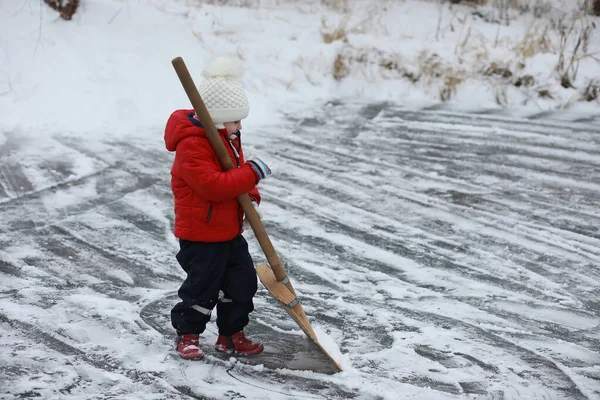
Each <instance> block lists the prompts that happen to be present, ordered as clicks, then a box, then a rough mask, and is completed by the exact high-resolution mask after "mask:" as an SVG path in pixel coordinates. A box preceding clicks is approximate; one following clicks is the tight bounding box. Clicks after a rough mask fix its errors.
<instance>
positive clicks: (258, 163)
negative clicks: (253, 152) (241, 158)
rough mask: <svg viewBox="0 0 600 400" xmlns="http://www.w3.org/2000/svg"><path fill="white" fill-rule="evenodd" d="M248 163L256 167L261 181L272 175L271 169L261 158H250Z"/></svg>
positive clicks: (255, 171) (256, 172) (255, 169)
mask: <svg viewBox="0 0 600 400" xmlns="http://www.w3.org/2000/svg"><path fill="white" fill-rule="evenodd" d="M248 164H250V166H251V167H252V168H253V169H254V173H255V174H256V176H257V177H258V180H259V181H260V180H261V179H265V178H266V177H267V176H269V175H271V169H270V168H269V167H268V166H267V164H265V163H264V162H263V161H262V160H261V159H260V158H257V159H254V160H250V161H248Z"/></svg>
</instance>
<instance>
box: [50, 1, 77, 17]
mask: <svg viewBox="0 0 600 400" xmlns="http://www.w3.org/2000/svg"><path fill="white" fill-rule="evenodd" d="M65 2H66V4H63V3H65ZM44 3H46V4H48V5H49V6H50V7H51V8H52V9H53V10H56V11H58V12H59V14H60V17H61V18H62V19H64V20H67V21H68V20H70V19H71V18H72V17H73V14H75V11H77V7H78V6H79V0H44Z"/></svg>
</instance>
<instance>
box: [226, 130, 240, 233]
mask: <svg viewBox="0 0 600 400" xmlns="http://www.w3.org/2000/svg"><path fill="white" fill-rule="evenodd" d="M227 144H229V147H230V148H231V151H232V152H233V155H234V157H233V158H235V163H236V164H237V167H238V168H239V167H240V159H239V153H238V151H237V150H236V149H235V147H234V146H233V143H231V140H229V139H227ZM241 152H242V142H241V140H240V153H241ZM243 213H244V211H243V210H242V205H241V204H238V216H239V217H238V223H239V225H240V229H239V230H238V235H241V234H242V230H243V229H244V226H243V225H244V218H243Z"/></svg>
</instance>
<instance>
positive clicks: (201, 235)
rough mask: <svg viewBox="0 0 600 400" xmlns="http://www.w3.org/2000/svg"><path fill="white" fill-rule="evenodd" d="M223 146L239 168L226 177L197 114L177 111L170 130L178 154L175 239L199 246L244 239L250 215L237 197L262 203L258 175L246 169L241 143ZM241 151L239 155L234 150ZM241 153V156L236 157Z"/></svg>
mask: <svg viewBox="0 0 600 400" xmlns="http://www.w3.org/2000/svg"><path fill="white" fill-rule="evenodd" d="M219 134H220V135H221V139H222V140H223V144H224V145H225V148H226V149H227V152H228V153H229V156H230V157H231V160H232V161H233V165H234V166H236V167H237V168H234V169H232V170H229V171H227V172H223V170H222V169H221V166H220V164H219V160H218V158H217V155H216V153H215V152H214V151H213V149H212V147H211V146H210V143H209V141H208V137H207V136H206V132H205V131H204V129H203V128H202V126H201V125H200V122H199V121H198V120H196V119H195V118H194V110H177V111H175V112H174V113H173V114H171V116H170V117H169V120H168V121H167V127H166V128H165V145H166V147H167V150H169V151H175V160H174V161H173V167H172V168H171V189H172V190H173V196H174V197H175V236H176V237H177V238H179V239H185V240H191V241H196V242H223V241H227V240H231V239H233V238H234V237H236V236H237V235H239V234H241V233H242V220H243V217H244V212H243V210H242V208H241V206H240V204H239V202H238V200H237V198H236V197H237V196H239V195H240V194H242V193H248V194H249V195H250V197H251V198H252V199H253V200H254V201H255V202H256V203H257V204H259V203H260V194H259V193H258V190H257V189H256V183H257V181H258V178H257V175H256V173H255V172H254V170H253V168H252V167H251V166H250V165H249V164H245V162H244V155H243V153H242V147H241V143H240V140H239V138H237V139H235V140H233V141H230V140H229V139H228V138H227V130H226V129H220V130H219ZM234 148H235V150H234ZM236 153H237V154H238V155H236Z"/></svg>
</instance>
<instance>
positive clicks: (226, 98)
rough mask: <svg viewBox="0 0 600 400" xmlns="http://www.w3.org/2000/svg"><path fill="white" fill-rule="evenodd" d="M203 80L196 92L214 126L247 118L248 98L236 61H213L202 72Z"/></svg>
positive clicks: (224, 59) (219, 59) (224, 58)
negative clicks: (200, 97)
mask: <svg viewBox="0 0 600 400" xmlns="http://www.w3.org/2000/svg"><path fill="white" fill-rule="evenodd" d="M203 75H204V78H205V80H204V81H202V82H201V83H200V85H198V91H199V92H200V96H202V100H204V104H205V105H206V108H207V109H208V113H209V114H210V116H211V118H212V120H213V122H214V123H215V126H216V127H217V128H218V129H222V128H223V123H224V122H232V121H240V120H242V119H244V118H246V117H247V116H248V113H249V112H250V108H249V106H248V98H247V97H246V93H245V92H244V88H243V87H242V84H241V83H240V81H239V79H240V77H241V76H242V69H241V67H240V66H239V64H238V63H237V62H236V60H234V59H232V58H228V57H219V58H217V59H215V60H214V61H213V62H212V63H211V64H210V65H209V66H208V68H207V69H206V70H205V71H204V74H203Z"/></svg>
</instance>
